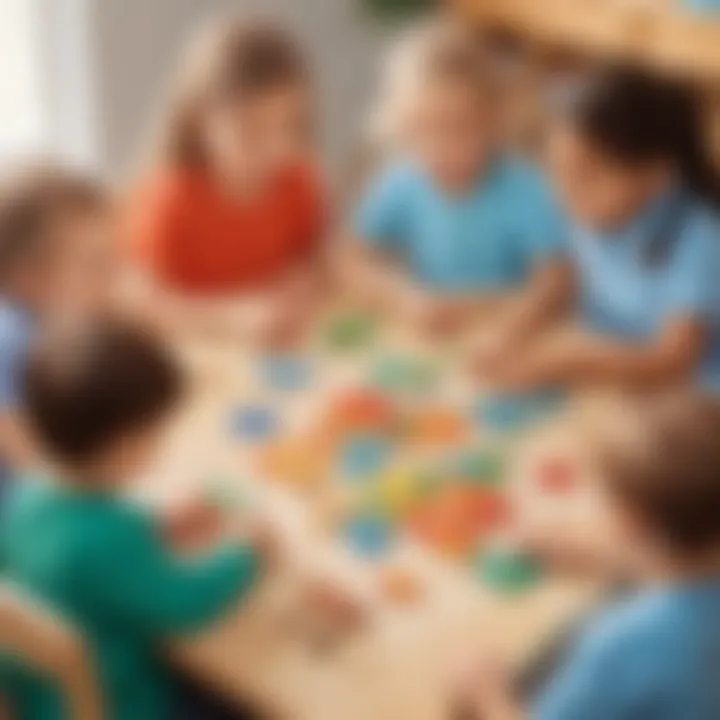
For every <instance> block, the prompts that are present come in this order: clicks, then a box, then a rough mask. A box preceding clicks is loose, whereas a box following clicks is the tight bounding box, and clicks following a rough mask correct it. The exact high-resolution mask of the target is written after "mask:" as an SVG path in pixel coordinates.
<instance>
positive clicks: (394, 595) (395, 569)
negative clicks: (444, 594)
mask: <svg viewBox="0 0 720 720" xmlns="http://www.w3.org/2000/svg"><path fill="white" fill-rule="evenodd" d="M379 582H380V589H381V591H382V593H383V595H384V596H385V597H386V598H387V599H388V600H390V601H391V602H392V603H395V604H397V605H409V604H411V603H414V602H416V601H417V600H419V599H420V598H421V596H422V594H423V591H424V590H425V587H424V586H423V583H422V581H421V580H420V577H419V576H418V575H417V573H414V572H413V571H412V570H410V569H408V568H405V567H401V566H399V565H388V566H385V567H383V568H382V569H381V570H380V576H379Z"/></svg>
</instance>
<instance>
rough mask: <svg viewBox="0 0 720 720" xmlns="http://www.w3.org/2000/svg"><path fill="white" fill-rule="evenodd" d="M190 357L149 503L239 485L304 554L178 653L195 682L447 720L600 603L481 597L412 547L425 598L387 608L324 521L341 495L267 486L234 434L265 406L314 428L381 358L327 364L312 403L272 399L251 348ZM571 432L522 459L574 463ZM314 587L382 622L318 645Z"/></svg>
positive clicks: (538, 592) (478, 589)
mask: <svg viewBox="0 0 720 720" xmlns="http://www.w3.org/2000/svg"><path fill="white" fill-rule="evenodd" d="M386 339H387V338H386ZM391 340H392V343H393V344H395V345H398V346H399V347H401V348H402V350H403V351H413V352H415V351H417V352H422V353H425V354H428V352H429V353H430V354H431V355H433V356H434V357H435V359H438V360H440V361H441V362H444V363H447V364H448V365H449V367H450V368H452V367H453V363H457V358H458V357H461V356H462V349H461V348H459V347H444V346H443V347H441V348H440V349H439V350H438V349H437V348H435V350H434V351H432V352H430V351H429V349H428V347H427V346H424V345H422V344H416V341H414V340H413V341H410V340H408V339H406V338H403V339H402V340H399V338H398V337H397V334H392V335H391ZM383 344H386V343H383ZM182 350H183V353H184V357H185V358H186V361H187V363H188V366H189V368H190V372H191V377H192V383H191V386H192V390H191V397H190V398H189V402H188V404H187V407H186V408H184V409H183V411H182V413H181V415H180V417H178V419H177V423H176V427H175V429H174V431H173V432H172V434H171V437H170V438H169V441H168V448H167V451H166V452H165V453H163V458H162V462H161V466H160V467H159V468H158V469H157V472H156V474H155V475H154V479H153V485H152V487H151V489H150V488H149V490H148V494H149V495H152V494H154V493H158V494H166V493H168V492H176V491H177V492H180V491H181V490H183V489H185V488H189V487H193V486H196V485H197V483H198V482H199V480H200V479H201V478H204V479H205V480H206V481H208V479H209V478H217V477H224V478H237V482H238V485H241V486H242V487H243V488H246V491H248V490H249V491H250V492H251V493H252V497H253V502H255V503H256V504H257V506H258V507H261V508H262V510H263V512H267V513H270V514H273V515H274V516H275V517H276V518H277V520H278V523H279V525H280V526H281V527H282V529H283V532H284V533H285V535H286V542H287V543H288V545H289V546H290V547H291V548H292V553H291V560H290V561H289V562H287V563H285V564H284V565H283V566H282V567H279V568H278V569H277V570H276V571H274V572H272V573H271V574H270V575H269V576H268V577H267V578H266V579H265V580H264V581H263V583H262V585H261V586H260V587H259V588H258V589H257V591H256V592H254V593H253V595H252V597H251V598H250V599H248V601H247V602H246V603H245V604H244V605H243V606H242V607H240V608H238V609H237V610H236V611H234V612H232V613H230V614H229V616H227V617H225V618H223V619H222V620H221V621H219V622H218V623H216V625H215V626H214V627H212V628H210V629H209V630H208V631H206V632H204V633H203V634H202V635H200V636H197V637H193V638H192V639H188V640H185V641H183V642H178V643H175V645H174V646H173V648H172V653H173V655H174V656H175V658H176V659H177V660H178V661H179V662H180V663H181V664H182V665H183V666H185V668H186V669H188V670H189V671H190V672H192V673H194V674H195V675H196V676H198V677H199V678H201V679H202V680H203V681H204V682H206V683H209V684H211V685H213V686H214V687H215V688H216V689H218V690H220V691H221V692H223V693H225V694H227V695H228V696H229V697H231V698H232V697H236V698H238V699H241V698H242V699H248V698H249V699H250V700H251V701H254V702H256V703H257V704H258V706H259V707H262V708H264V709H265V710H267V711H268V712H269V713H271V715H272V716H275V717H279V718H283V717H288V718H290V717H292V718H293V719H294V720H306V719H307V720H325V719H326V718H327V720H336V719H337V718H338V717H342V718H343V720H369V719H370V718H372V719H373V720H397V719H398V718H413V720H443V719H444V718H447V717H449V714H448V713H449V711H448V706H449V702H450V699H451V696H452V687H453V682H452V681H453V678H454V677H455V676H456V673H458V671H459V669H460V668H462V667H463V666H464V665H466V664H467V663H468V661H469V659H470V658H472V657H475V656H477V654H478V652H479V651H480V650H481V648H482V647H483V646H485V645H488V644H492V645H493V646H497V647H498V648H499V649H500V651H501V652H502V653H504V654H505V656H506V657H507V659H508V660H509V662H511V663H512V664H514V665H516V666H520V665H522V663H524V662H526V661H527V660H528V659H529V658H531V657H532V656H533V655H534V654H535V653H537V652H538V650H539V649H540V648H541V647H542V646H543V644H544V643H545V642H547V641H548V640H549V639H550V638H551V637H552V636H553V635H554V633H555V632H557V630H558V629H559V628H560V627H562V626H563V624H564V623H565V622H566V621H567V620H568V619H569V618H571V617H573V616H574V615H575V614H576V613H577V612H579V611H580V610H582V609H584V608H586V607H587V606H588V605H589V604H590V603H591V602H593V600H594V599H595V598H597V592H598V588H597V585H595V584H594V583H589V582H588V583H579V582H578V581H577V580H575V581H570V580H567V579H560V578H552V579H546V580H545V581H543V582H542V583H540V584H539V585H538V586H536V587H535V588H533V589H531V590H530V591H528V592H526V593H524V594H520V595H517V596H513V597H508V596H502V595H498V594H495V593H493V592H490V591H489V590H488V589H487V588H484V587H482V585H481V583H480V582H479V581H478V580H477V578H474V577H473V576H472V573H471V572H470V570H469V569H468V568H467V567H462V566H461V565H460V564H455V563H453V562H450V561H448V560H445V559H441V558H439V557H438V556H436V555H435V554H434V553H432V552H431V551H429V550H427V549H424V548H420V547H417V546H414V545H412V544H410V543H409V542H408V543H405V544H403V545H402V546H401V547H400V548H398V550H397V551H396V553H395V557H394V558H393V562H394V563H396V564H399V565H401V566H404V567H405V568H407V569H409V570H411V571H412V572H413V573H414V574H416V575H417V577H418V578H419V580H420V582H421V585H422V588H423V591H422V593H421V596H420V597H419V598H418V600H417V601H416V602H414V603H409V604H407V605H406V606H403V605H402V604H396V605H393V604H392V603H388V602H387V601H386V600H384V599H383V597H382V595H381V593H379V591H378V584H377V582H376V572H375V571H376V568H373V567H372V566H370V565H369V564H368V563H367V562H366V561H362V560H360V559H358V558H356V557H354V556H352V555H351V554H350V553H349V552H348V551H347V550H346V549H345V548H344V547H343V546H342V544H341V543H339V542H338V541H337V540H334V539H333V538H332V537H331V534H330V533H328V532H327V531H326V528H325V527H324V517H325V513H324V509H326V507H327V500H328V498H332V493H329V494H326V493H324V492H321V493H317V494H315V495H313V496H311V497H308V496H306V495H304V494H303V495H299V494H297V493H293V492H291V491H290V490H288V489H285V488H282V487H277V486H272V485H269V484H268V483H266V482H263V481H262V479H261V478H258V477H257V476H256V474H255V469H254V468H253V466H252V463H251V462H250V456H251V453H250V452H249V450H250V448H249V447H246V446H244V445H243V444H242V443H239V442H238V440H237V438H234V437H233V436H232V434H231V433H230V432H228V430H227V419H228V414H229V413H230V412H231V410H232V408H233V407H236V406H237V404H238V403H243V402H248V401H250V402H252V401H256V400H258V399H262V400H263V402H272V403H274V404H276V405H277V407H279V408H281V409H282V416H283V420H284V421H285V422H286V423H287V424H288V425H289V426H290V427H298V428H300V427H302V426H304V425H307V423H308V422H312V418H314V417H315V415H316V413H317V412H318V411H319V409H320V408H322V407H323V405H324V404H326V403H327V402H328V398H329V397H330V396H331V395H332V393H333V392H334V390H336V389H337V388H342V387H346V386H348V385H352V384H353V383H354V382H355V381H356V380H358V379H359V378H360V377H361V375H362V373H363V372H364V369H365V368H367V365H368V363H369V362H370V358H369V357H368V356H369V355H371V354H373V353H374V352H377V351H375V350H370V351H368V352H367V353H363V354H361V355H359V356H358V355H353V356H350V357H348V358H340V359H338V358H337V357H333V356H332V355H329V354H328V353H325V352H317V353H314V354H313V355H312V362H313V365H314V377H315V380H314V381H313V382H312V383H311V384H310V386H309V387H308V388H307V389H306V390H303V391H301V392H296V393H281V392H280V391H274V393H273V391H261V390H260V387H259V385H258V382H257V380H256V378H255V376H254V374H253V367H254V362H255V357H254V355H253V354H252V353H250V352H248V351H245V350H243V349H242V348H241V347H237V346H232V345H229V344H210V343H200V342H195V341H191V342H185V343H183V344H182ZM457 367H459V365H457ZM470 392H472V388H471V386H470V385H469V384H468V382H467V380H466V379H464V378H463V377H462V373H460V372H452V371H449V372H448V373H446V380H445V383H444V387H443V393H444V396H445V397H447V398H450V399H454V400H456V401H459V402H467V398H468V397H469V393H470ZM560 427H561V426H560V425H558V426H556V427H553V428H548V429H547V431H545V432H543V433H541V432H537V433H535V436H534V438H533V439H532V440H530V441H529V443H527V446H528V451H527V452H526V453H525V454H524V455H523V457H526V458H529V457H532V453H533V448H534V447H540V446H542V447H543V448H547V447H548V446H549V445H550V444H551V443H556V444H557V445H558V448H561V449H567V448H569V449H570V450H572V445H571V444H569V437H570V436H569V434H568V433H566V432H564V431H558V430H559V428H560ZM541 438H542V439H541ZM516 474H517V479H516V480H515V481H514V484H513V492H514V493H516V494H517V495H518V497H520V498H521V502H524V503H525V504H526V505H527V506H528V507H531V508H532V510H533V511H534V512H539V511H540V512H547V513H549V514H552V513H557V514H558V517H562V516H563V515H565V516H567V514H568V513H571V514H573V516H574V517H575V518H576V519H577V518H578V517H582V516H583V513H590V514H591V513H592V508H593V502H592V500H591V499H590V496H591V493H588V494H587V496H585V494H584V493H576V494H575V495H574V496H573V499H572V500H569V499H566V500H563V501H558V500H553V501H545V500H543V499H542V498H537V497H534V496H533V494H532V492H531V491H528V489H527V488H526V487H524V486H523V481H522V476H523V470H522V463H518V470H517V473H516ZM328 489H330V490H332V484H331V485H330V486H328V487H325V488H324V490H328ZM543 503H545V504H546V507H544V506H543ZM310 578H312V579H320V578H329V579H332V582H333V583H336V584H338V586H340V587H343V588H347V590H348V592H350V593H352V594H355V595H357V597H358V598H361V599H362V601H363V602H366V603H367V604H368V607H369V608H370V609H371V613H370V622H369V623H368V624H367V626H365V627H363V628H362V629H361V630H359V631H358V632H356V633H354V634H352V635H350V636H348V637H345V638H341V639H340V641H339V642H338V643H336V644H334V645H333V646H332V647H323V646H322V645H318V644H317V643H314V642H309V638H308V636H307V634H305V633H303V632H299V631H298V626H297V624H296V623H295V622H294V621H293V618H295V619H296V617H297V608H298V607H299V600H298V597H299V595H298V593H299V592H300V590H301V588H302V587H304V586H306V584H307V581H308V579H310Z"/></svg>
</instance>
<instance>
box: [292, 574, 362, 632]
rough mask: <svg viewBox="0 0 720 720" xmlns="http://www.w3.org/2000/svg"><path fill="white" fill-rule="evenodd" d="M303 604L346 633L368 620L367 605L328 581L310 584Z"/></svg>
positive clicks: (304, 595) (304, 593) (305, 591)
mask: <svg viewBox="0 0 720 720" xmlns="http://www.w3.org/2000/svg"><path fill="white" fill-rule="evenodd" d="M303 604H304V605H305V606H306V607H307V608H308V609H309V610H310V611H311V612H313V613H316V614H319V615H322V616H323V617H324V618H326V619H328V620H329V621H330V622H331V623H332V624H333V625H334V626H336V627H340V628H341V629H342V630H345V631H353V630H357V629H359V628H360V627H362V626H363V625H364V624H365V622H366V621H367V620H368V608H367V606H366V604H364V603H363V602H362V601H361V600H359V599H358V598H357V597H353V596H352V595H351V594H350V593H349V592H348V591H347V590H344V589H343V588H341V587H339V586H338V585H336V584H333V583H331V582H330V581H327V580H319V581H315V582H310V583H309V584H308V585H307V587H306V588H305V589H304V592H303Z"/></svg>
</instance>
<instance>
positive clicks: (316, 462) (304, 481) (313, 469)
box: [258, 437, 330, 487]
mask: <svg viewBox="0 0 720 720" xmlns="http://www.w3.org/2000/svg"><path fill="white" fill-rule="evenodd" d="M258 466H259V470H260V472H262V473H263V474H264V475H266V476H267V477H268V478H269V479H271V480H275V481H279V482H284V483H288V484H291V485H297V486H301V487H308V486H313V485H318V484H320V483H321V482H323V481H324V480H325V478H326V477H327V473H328V471H329V467H330V456H329V453H328V452H327V448H325V447H324V446H323V444H322V443H320V442H319V441H318V440H316V439H314V438H308V437H294V438H292V437H291V438H284V439H282V440H279V441H277V442H274V443H270V444H268V445H266V446H265V447H264V448H263V449H262V450H260V452H259V455H258Z"/></svg>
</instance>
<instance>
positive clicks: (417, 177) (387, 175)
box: [368, 158, 426, 194]
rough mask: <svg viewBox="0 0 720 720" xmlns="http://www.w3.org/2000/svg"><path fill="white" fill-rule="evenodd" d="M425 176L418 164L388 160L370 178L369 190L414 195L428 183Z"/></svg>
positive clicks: (409, 161) (407, 160)
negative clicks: (425, 181)
mask: <svg viewBox="0 0 720 720" xmlns="http://www.w3.org/2000/svg"><path fill="white" fill-rule="evenodd" d="M423 180H424V175H423V172H422V170H421V169H420V168H419V167H418V166H417V164H416V163H414V162H412V161H411V160H409V159H405V158H396V159H393V160H388V161H387V162H385V163H384V164H383V165H381V166H380V167H379V168H378V169H377V171H376V172H375V173H374V175H373V176H372V177H371V178H370V182H369V184H368V187H369V189H371V190H375V191H380V192H385V193H392V194H397V193H402V194H408V193H414V192H417V191H419V190H421V189H422V188H423V187H424V186H425V185H426V183H424V182H423Z"/></svg>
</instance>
